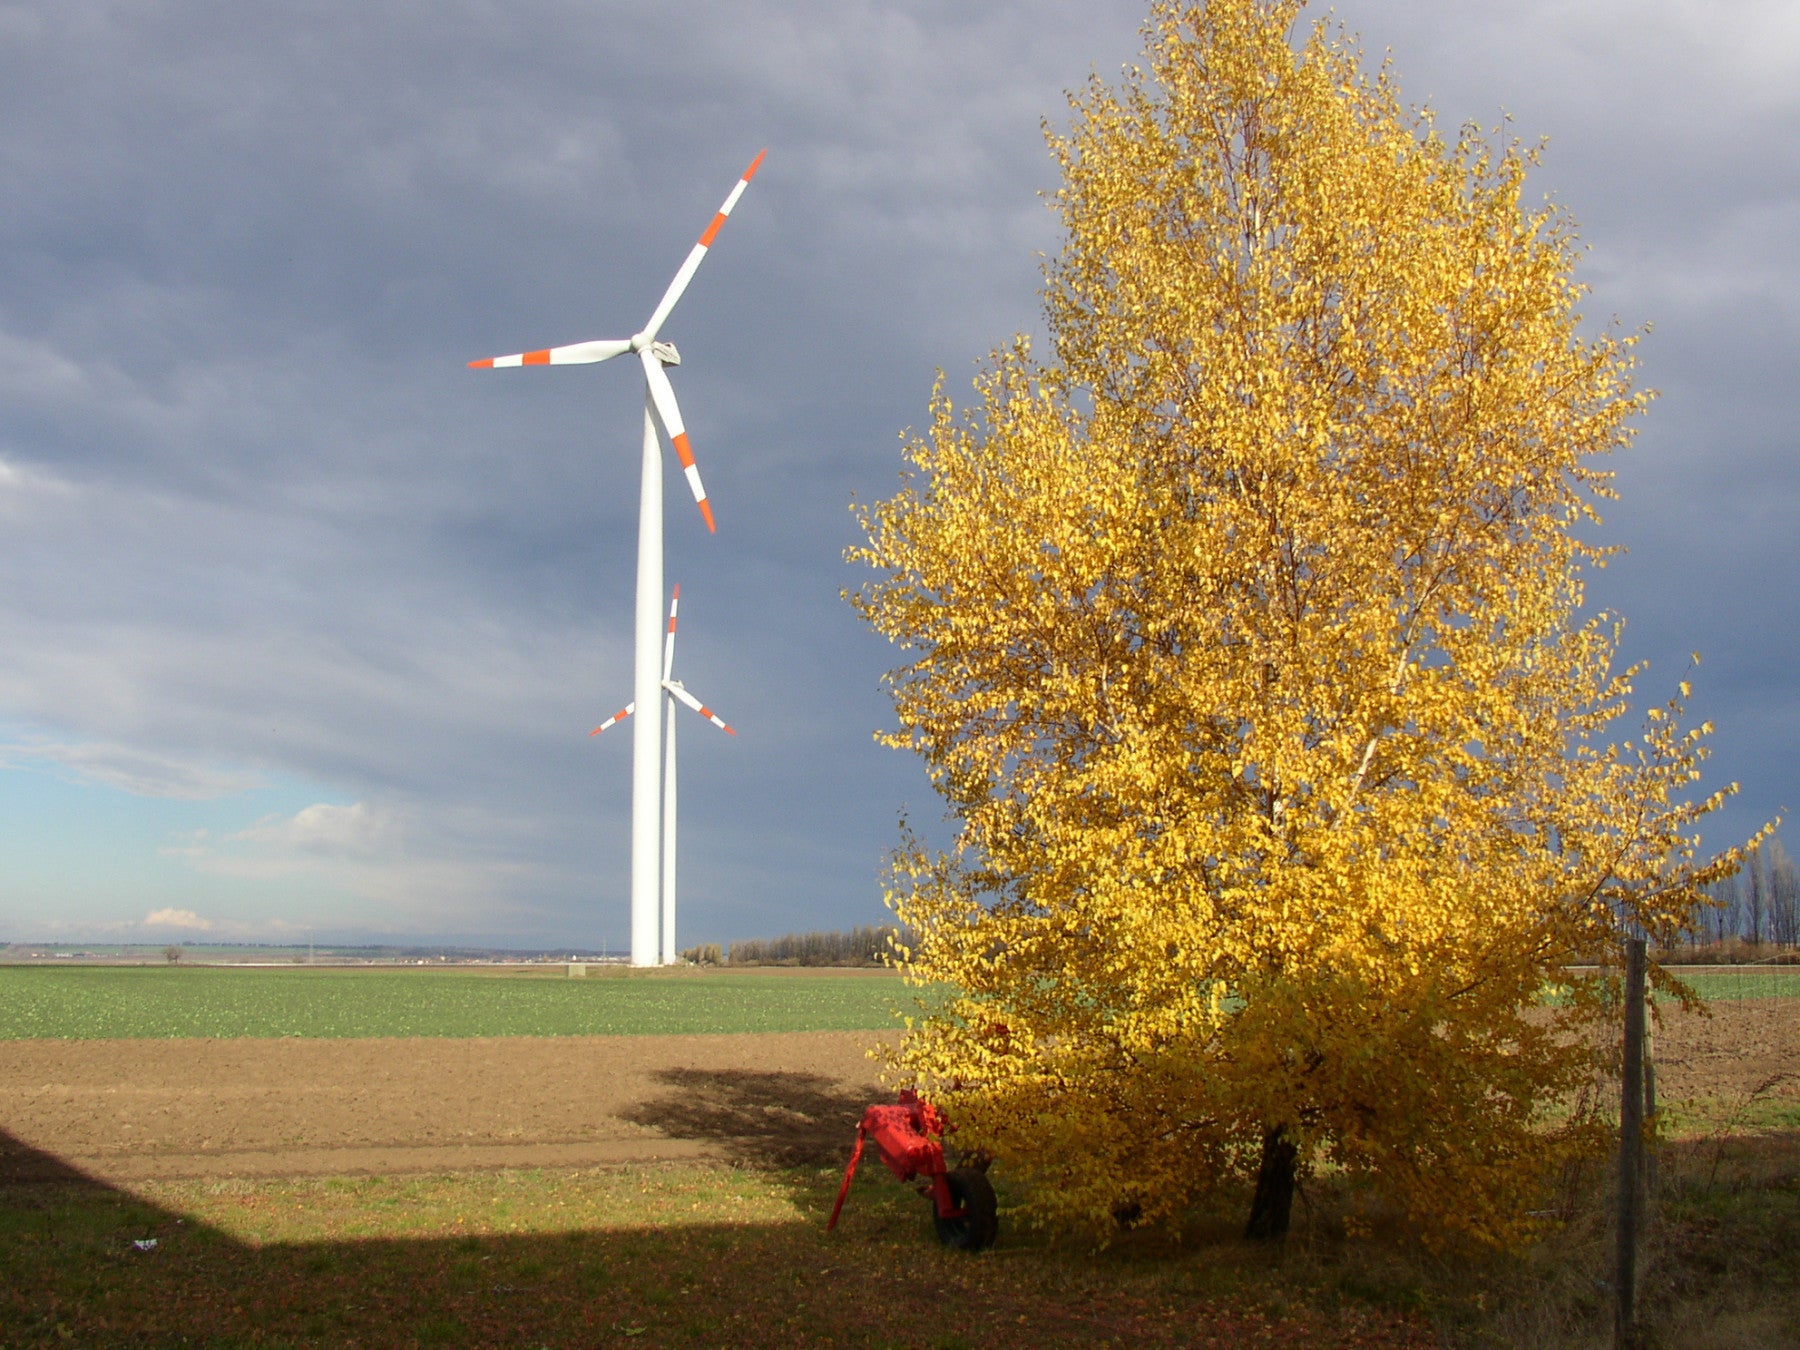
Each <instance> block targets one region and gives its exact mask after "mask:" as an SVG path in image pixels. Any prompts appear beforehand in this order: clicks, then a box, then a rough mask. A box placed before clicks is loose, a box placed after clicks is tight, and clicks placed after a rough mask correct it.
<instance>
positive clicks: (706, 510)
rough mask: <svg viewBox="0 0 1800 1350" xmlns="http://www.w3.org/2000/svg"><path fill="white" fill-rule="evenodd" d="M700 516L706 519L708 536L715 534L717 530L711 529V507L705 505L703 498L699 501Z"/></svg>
mask: <svg viewBox="0 0 1800 1350" xmlns="http://www.w3.org/2000/svg"><path fill="white" fill-rule="evenodd" d="M700 514H701V515H703V516H705V517H706V532H707V533H708V534H717V533H718V530H716V529H714V528H713V518H712V507H710V506H708V505H707V504H706V498H704V497H702V498H701V499H700Z"/></svg>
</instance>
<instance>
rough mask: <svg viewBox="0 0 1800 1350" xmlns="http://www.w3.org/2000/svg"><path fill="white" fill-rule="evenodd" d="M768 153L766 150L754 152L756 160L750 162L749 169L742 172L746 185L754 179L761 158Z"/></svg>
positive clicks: (760, 163)
mask: <svg viewBox="0 0 1800 1350" xmlns="http://www.w3.org/2000/svg"><path fill="white" fill-rule="evenodd" d="M768 153H769V152H768V151H767V150H758V151H757V152H756V158H755V159H753V160H751V161H750V167H749V168H747V169H745V170H744V181H745V182H746V183H748V182H749V181H750V180H751V179H752V178H754V177H756V171H757V170H758V169H760V168H761V167H762V162H763V156H764V155H766V154H768Z"/></svg>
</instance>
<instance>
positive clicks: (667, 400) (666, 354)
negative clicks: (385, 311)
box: [469, 151, 767, 966]
mask: <svg viewBox="0 0 1800 1350" xmlns="http://www.w3.org/2000/svg"><path fill="white" fill-rule="evenodd" d="M766 153H767V152H766V151H759V152H758V153H757V156H756V158H755V159H753V160H751V161H750V167H749V168H747V169H745V170H744V173H743V176H742V177H741V178H739V179H738V181H737V183H736V185H735V186H734V187H733V188H732V189H731V195H730V196H728V197H726V198H725V204H724V205H723V206H721V207H720V208H719V210H718V213H717V214H716V215H714V216H713V218H712V223H711V224H710V225H708V226H707V227H706V232H705V233H704V234H702V235H701V236H700V242H699V243H697V244H695V245H694V247H693V248H692V249H690V250H689V252H688V255H687V258H686V260H685V261H683V263H682V264H681V268H680V270H679V271H677V272H676V273H675V279H674V280H673V281H671V282H670V283H669V288H668V290H666V291H664V292H663V298H662V299H661V300H660V301H659V302H658V303H657V306H656V308H655V309H654V310H653V311H651V314H650V319H649V322H647V323H646V324H645V325H644V326H643V327H642V328H640V329H639V330H638V331H637V332H636V333H633V334H632V335H631V336H630V337H628V338H602V339H600V340H598V341H593V342H577V343H574V344H572V345H570V346H567V347H550V348H546V349H545V350H543V351H536V352H519V353H517V354H515V355H512V356H494V357H489V358H488V359H486V360H483V361H471V362H469V365H470V366H471V367H473V368H474V369H477V370H486V369H493V368H497V367H505V366H569V365H591V364H593V363H595V362H597V361H610V360H611V359H612V358H613V357H615V356H623V355H625V354H626V353H627V352H635V353H636V354H637V357H638V359H639V361H640V362H641V363H642V365H643V368H644V452H643V461H642V478H641V485H640V487H639V491H638V555H637V619H636V625H635V627H636V645H637V650H636V657H635V660H634V663H633V676H634V677H633V680H632V696H633V700H634V703H635V704H636V705H639V706H642V707H645V708H648V707H649V706H650V705H651V703H652V702H653V701H654V700H655V698H656V695H657V691H658V690H659V689H660V688H661V687H662V681H661V680H659V679H658V678H657V673H658V672H657V664H656V646H657V643H656V636H657V634H656V626H657V620H658V619H659V618H660V617H661V615H662V593H663V567H662V562H663V545H662V464H661V460H660V457H659V455H658V452H657V435H656V428H657V424H658V423H661V425H662V428H663V431H664V432H665V433H666V434H667V435H668V438H669V443H670V444H671V445H672V446H674V448H675V454H676V457H677V458H678V459H680V461H681V470H682V473H683V474H684V475H686V477H687V482H688V488H689V489H690V490H691V491H692V492H693V494H694V501H695V503H696V504H697V505H698V506H699V507H700V514H701V516H702V517H704V518H705V520H706V528H707V531H708V532H709V533H710V532H711V531H712V529H713V514H712V507H711V506H710V505H708V504H707V500H706V489H705V488H703V487H702V486H701V485H700V470H699V469H698V468H697V467H696V466H695V464H694V452H693V450H692V449H691V448H690V447H689V445H688V439H687V428H686V427H685V426H684V425H683V424H682V420H681V409H680V408H679V407H678V406H677V405H676V402H675V390H674V388H673V386H671V385H670V383H669V377H668V374H667V373H666V372H665V370H664V367H665V366H674V365H679V364H680V363H681V355H680V353H678V352H677V351H676V350H675V347H674V345H673V344H672V343H668V342H662V341H659V340H658V339H657V334H658V333H660V332H661V331H662V326H663V324H664V322H665V321H667V319H668V317H669V314H670V312H671V311H672V310H673V309H674V308H675V302H676V301H678V300H680V299H681V293H682V292H683V291H685V290H686V289H687V285H688V282H690V281H692V280H693V278H694V272H695V269H697V268H698V267H699V266H700V260H701V259H702V258H704V257H705V256H706V250H707V249H709V248H711V247H712V242H713V240H714V238H716V237H717V236H718V233H719V229H720V227H722V226H723V225H724V224H725V218H726V217H727V216H729V215H730V214H731V208H732V207H734V206H736V205H737V203H738V198H740V197H742V196H743V195H744V189H745V188H747V187H749V186H750V179H751V178H752V177H754V176H755V174H756V170H757V169H758V168H759V167H760V166H761V164H762V162H763V155H764V154H766ZM661 730H662V728H661V724H660V723H659V721H658V719H656V718H654V717H642V718H639V719H638V722H637V725H636V727H635V728H634V729H633V734H632V754H631V964H632V965H634V966H653V965H655V964H657V945H656V929H657V922H656V920H657V863H658V859H657V835H658V833H659V830H658V824H657V812H658V802H657V786H658V782H657V780H658V773H657V769H658V764H657V760H658V759H659V758H660V753H659V752H660V750H661V748H662V747H661V745H660V744H659V742H660V740H661V735H660V733H661Z"/></svg>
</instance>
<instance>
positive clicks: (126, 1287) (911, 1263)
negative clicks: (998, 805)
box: [0, 1165, 1433, 1350]
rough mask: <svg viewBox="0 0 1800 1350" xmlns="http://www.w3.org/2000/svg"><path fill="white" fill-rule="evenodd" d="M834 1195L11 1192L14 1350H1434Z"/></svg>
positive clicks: (1251, 1280)
mask: <svg viewBox="0 0 1800 1350" xmlns="http://www.w3.org/2000/svg"><path fill="white" fill-rule="evenodd" d="M837 1180H838V1177H837V1173H836V1170H835V1169H834V1168H816V1167H815V1168H805V1169H785V1170H760V1171H752V1170H746V1169H739V1168H728V1167H724V1166H719V1165H713V1166H692V1165H665V1166H661V1167H656V1168H650V1169H635V1170H632V1171H588V1172H528V1171H520V1172H500V1173H482V1174H457V1175H448V1176H432V1177H387V1178H383V1177H371V1178H350V1179H342V1180H333V1181H305V1182H293V1181H286V1182H256V1183H248V1182H181V1183H173V1182H171V1183H161V1184H155V1185H146V1186H142V1187H139V1188H137V1189H136V1190H135V1192H133V1193H131V1194H125V1193H123V1192H118V1191H113V1190H109V1189H107V1188H104V1187H99V1186H95V1185H92V1184H87V1185H83V1184H81V1183H79V1182H75V1181H62V1182H52V1183H37V1184H35V1185H15V1186H12V1187H9V1188H0V1346H7V1347H12V1346H40V1345H42V1346H50V1345H62V1344H77V1345H94V1344H109V1343H116V1344H123V1343H127V1342H129V1343H130V1344H132V1345H145V1346H157V1345H177V1344H200V1345H214V1346H234V1345H248V1344H258V1345H265V1346H284V1345H288V1346H297V1345H333V1346H338V1345H345V1346H348V1345H361V1346H429V1345H458V1346H461V1345H484V1346H487V1345H493V1346H577V1345H579V1346H589V1345H595V1344H632V1345H646V1346H696V1347H699V1346H705V1347H714V1346H759V1347H760V1346H776V1345H807V1346H831V1347H837V1346H842V1347H896V1348H898V1347H934V1348H937V1350H956V1348H958V1347H961V1348H962V1350H968V1348H969V1347H973V1346H976V1345H1034V1346H1035V1345H1043V1346H1069V1347H1074V1346H1106V1345H1118V1346H1123V1345H1131V1346H1146V1347H1165V1346H1166V1347H1174V1346H1219V1347H1224V1346H1234V1347H1236V1346H1244V1347H1265V1346H1266V1347H1274V1346H1341V1347H1377V1346H1392V1347H1421V1348H1422V1347H1426V1346H1429V1345H1431V1344H1433V1341H1432V1339H1431V1337H1430V1334H1429V1331H1428V1328H1427V1326H1426V1324H1425V1322H1424V1321H1423V1320H1422V1319H1421V1318H1420V1317H1419V1316H1418V1315H1416V1313H1413V1312H1410V1311H1406V1310H1397V1309H1393V1308H1388V1307H1384V1306H1381V1305H1380V1304H1379V1303H1378V1302H1371V1301H1369V1300H1367V1299H1362V1298H1356V1297H1342V1296H1340V1295H1339V1294H1337V1293H1336V1292H1335V1291H1325V1292H1324V1293H1323V1294H1321V1296H1319V1297H1316V1298H1315V1297H1312V1296H1311V1295H1308V1294H1303V1295H1300V1296H1296V1295H1295V1294H1293V1293H1292V1292H1278V1291H1277V1288H1276V1286H1277V1284H1278V1280H1276V1279H1274V1278H1273V1277H1272V1276H1270V1274H1269V1272H1268V1271H1267V1270H1266V1269H1265V1272H1264V1275H1263V1277H1261V1278H1258V1277H1257V1276H1256V1275H1255V1274H1254V1273H1252V1274H1250V1275H1249V1276H1247V1277H1246V1276H1244V1275H1243V1274H1242V1273H1240V1272H1226V1273H1225V1274H1224V1275H1221V1273H1220V1271H1219V1269H1218V1268H1216V1267H1214V1266H1212V1265H1208V1264H1203V1263H1197V1262H1196V1261H1194V1260H1193V1259H1192V1257H1193V1255H1195V1254H1194V1253H1188V1252H1183V1251H1180V1250H1177V1249H1174V1248H1171V1247H1168V1246H1166V1245H1164V1246H1162V1247H1159V1248H1151V1247H1147V1246H1146V1247H1140V1248H1136V1249H1131V1250H1121V1251H1117V1252H1111V1253H1103V1254H1101V1255H1099V1256H1098V1257H1096V1256H1093V1255H1091V1254H1088V1253H1083V1252H1068V1251H1057V1250H1054V1249H1051V1248H1048V1247H1046V1246H1044V1245H1042V1244H1041V1243H1033V1242H1029V1241H1023V1240H1019V1239H1018V1238H1016V1237H1014V1238H1008V1239H1004V1240H1003V1242H1002V1244H1001V1245H1000V1246H999V1247H997V1248H996V1249H994V1250H993V1251H990V1252H987V1253H984V1254H982V1255H981V1256H978V1257H973V1258H971V1257H968V1256H965V1255H963V1254H961V1253H955V1252H948V1251H945V1250H943V1249H941V1248H939V1247H938V1246H937V1245H936V1244H935V1243H934V1242H933V1241H932V1239H931V1237H930V1227H929V1221H928V1218H927V1211H926V1207H925V1203H924V1202H923V1201H922V1200H920V1199H919V1198H918V1197H917V1196H915V1195H913V1194H912V1193H911V1192H910V1191H909V1190H908V1189H906V1188H903V1187H901V1186H900V1185H899V1184H897V1183H896V1182H894V1181H893V1179H892V1178H891V1177H888V1176H887V1175H886V1174H885V1173H881V1174H879V1175H876V1174H875V1172H874V1171H873V1170H872V1169H871V1170H870V1171H869V1172H865V1173H864V1174H863V1175H862V1176H861V1177H859V1180H858V1184H857V1186H856V1189H855V1191H854V1193H853V1194H852V1197H851V1200H850V1204H849V1207H848V1209H847V1210H846V1214H845V1218H844V1220H843V1222H842V1224H841V1225H840V1227H839V1229H838V1231H837V1232H836V1233H833V1234H827V1233H826V1232H825V1231H824V1222H823V1220H824V1216H825V1215H826V1213H827V1212H828V1211H829V1209H830V1204H831V1200H832V1198H833V1196H834V1194H835V1191H836V1184H837ZM149 1240H154V1241H155V1244H156V1245H155V1248H154V1249H153V1250H149V1251H144V1250H140V1249H139V1248H138V1247H137V1246H136V1245H135V1244H137V1243H139V1242H143V1241H149ZM1264 1265H1265V1267H1266V1266H1267V1263H1266V1262H1264Z"/></svg>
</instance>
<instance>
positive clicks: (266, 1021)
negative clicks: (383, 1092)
mask: <svg viewBox="0 0 1800 1350" xmlns="http://www.w3.org/2000/svg"><path fill="white" fill-rule="evenodd" d="M907 1001H908V994H907V992H906V991H905V990H904V989H903V988H902V987H901V985H900V981H899V979H898V978H897V977H892V976H881V975H870V976H862V977H860V978H854V977H845V976H841V975H831V974H820V975H807V974H801V973H788V972H781V973H778V974H774V973H771V974H748V973H746V974H729V973H723V972H721V973H717V974H707V975H705V976H698V977H697V976H693V975H681V974H676V975H659V974H655V973H643V974H639V973H635V972H634V973H624V972H619V973H613V974H609V975H606V976H601V977H592V976H590V977H589V978H587V979H573V980H572V979H554V978H545V977H544V976H543V975H542V974H535V973H534V974H530V975H518V976H507V975H497V974H490V973H482V974H473V973H469V974H463V973H458V972H456V971H453V970H429V971H424V970H405V969H399V970H395V969H347V970H346V969H337V970H308V969H299V970H288V969H276V970H267V969H257V970H243V969H231V968H221V967H154V966H136V967H106V966H99V967H76V968H68V967H64V968H49V967H42V966H0V1040H22V1039H38V1038H46V1037H63V1038H70V1039H78V1040H91V1039H96V1038H101V1037H109V1038H120V1039H135V1038H149V1037H191V1036H217V1037H226V1036H254V1037H276V1036H299V1037H307V1038H325V1039H329V1038H338V1037H363V1036H644V1035H670V1034H697V1033H717V1032H744V1031H756V1032H769V1031H778V1032H786V1031H869V1030H881V1029H885V1028H889V1027H892V1026H894V1025H895V1021H894V1016H893V1010H894V1008H895V1007H896V1005H898V1004H901V1003H905V1002H907Z"/></svg>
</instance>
